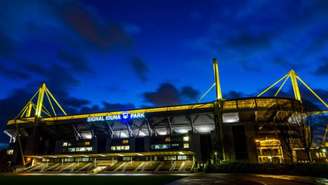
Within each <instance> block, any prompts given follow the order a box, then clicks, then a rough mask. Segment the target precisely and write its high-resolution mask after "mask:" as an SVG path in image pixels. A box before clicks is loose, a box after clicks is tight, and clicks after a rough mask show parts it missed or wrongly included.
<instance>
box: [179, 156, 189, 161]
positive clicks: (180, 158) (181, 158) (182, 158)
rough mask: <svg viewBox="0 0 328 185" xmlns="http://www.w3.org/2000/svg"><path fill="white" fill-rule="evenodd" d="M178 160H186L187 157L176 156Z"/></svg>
mask: <svg viewBox="0 0 328 185" xmlns="http://www.w3.org/2000/svg"><path fill="white" fill-rule="evenodd" d="M178 160H187V156H185V155H178Z"/></svg>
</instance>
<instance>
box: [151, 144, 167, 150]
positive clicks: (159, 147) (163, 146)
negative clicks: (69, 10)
mask: <svg viewBox="0 0 328 185" xmlns="http://www.w3.org/2000/svg"><path fill="white" fill-rule="evenodd" d="M151 148H152V149H155V150H163V149H168V148H169V145H167V144H158V145H152V146H151Z"/></svg>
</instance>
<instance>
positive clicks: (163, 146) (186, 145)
mask: <svg viewBox="0 0 328 185" xmlns="http://www.w3.org/2000/svg"><path fill="white" fill-rule="evenodd" d="M179 146H180V144H178V143H174V144H171V145H169V144H157V145H151V149H153V150H165V149H169V148H175V147H179ZM183 148H186V149H187V148H189V143H184V144H183Z"/></svg>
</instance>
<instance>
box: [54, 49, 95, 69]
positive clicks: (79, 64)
mask: <svg viewBox="0 0 328 185" xmlns="http://www.w3.org/2000/svg"><path fill="white" fill-rule="evenodd" d="M58 58H59V59H60V60H62V61H64V62H66V64H67V65H68V66H69V67H70V68H71V69H72V71H78V72H90V70H91V69H90V67H89V65H88V62H87V61H86V60H85V59H84V58H83V57H82V56H81V55H80V54H77V53H74V52H69V51H65V50H60V51H59V52H58Z"/></svg>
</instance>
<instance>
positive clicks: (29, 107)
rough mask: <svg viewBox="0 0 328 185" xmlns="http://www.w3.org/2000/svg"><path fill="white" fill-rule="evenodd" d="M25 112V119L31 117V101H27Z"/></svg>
mask: <svg viewBox="0 0 328 185" xmlns="http://www.w3.org/2000/svg"><path fill="white" fill-rule="evenodd" d="M27 106H28V107H27V112H26V117H28V118H29V117H31V113H32V108H33V103H32V101H29V102H28V105H27Z"/></svg>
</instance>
